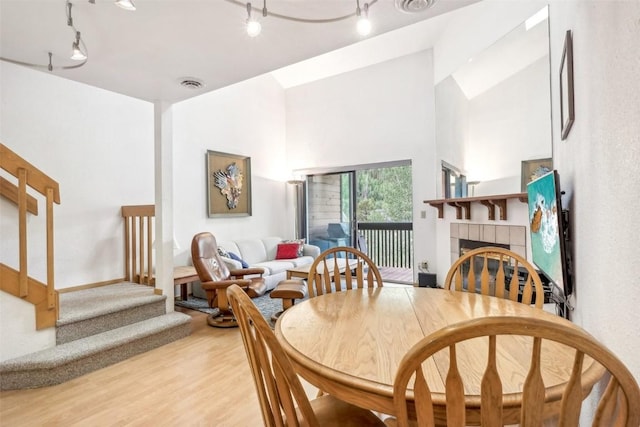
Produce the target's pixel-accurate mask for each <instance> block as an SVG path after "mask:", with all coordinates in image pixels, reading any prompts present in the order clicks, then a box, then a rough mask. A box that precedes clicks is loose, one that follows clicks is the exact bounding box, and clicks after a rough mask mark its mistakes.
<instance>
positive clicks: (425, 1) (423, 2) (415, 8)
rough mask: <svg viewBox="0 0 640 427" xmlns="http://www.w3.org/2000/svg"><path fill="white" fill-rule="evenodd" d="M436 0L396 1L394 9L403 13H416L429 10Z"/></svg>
mask: <svg viewBox="0 0 640 427" xmlns="http://www.w3.org/2000/svg"><path fill="white" fill-rule="evenodd" d="M435 2H436V0H396V9H398V10H399V11H401V12H405V13H418V12H422V11H425V10H427V9H429V8H430V7H431V6H433V4H434V3H435Z"/></svg>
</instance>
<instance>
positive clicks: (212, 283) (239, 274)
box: [191, 232, 267, 328]
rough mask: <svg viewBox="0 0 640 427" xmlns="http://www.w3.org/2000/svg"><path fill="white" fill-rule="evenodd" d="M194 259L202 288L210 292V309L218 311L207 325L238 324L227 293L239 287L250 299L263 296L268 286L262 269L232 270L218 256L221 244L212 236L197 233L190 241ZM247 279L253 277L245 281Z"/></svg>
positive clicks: (208, 299)
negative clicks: (230, 288) (231, 288)
mask: <svg viewBox="0 0 640 427" xmlns="http://www.w3.org/2000/svg"><path fill="white" fill-rule="evenodd" d="M191 258H192V259H193V265H194V267H195V268H196V271H197V272H198V276H199V278H200V283H201V285H202V289H203V290H204V291H205V292H206V293H207V301H208V303H209V307H211V308H217V309H218V310H219V312H218V314H215V313H214V314H211V315H209V317H208V318H207V323H208V324H209V325H211V326H216V327H223V328H225V327H227V328H228V327H234V326H237V325H238V324H237V322H236V319H235V317H234V316H233V313H232V312H231V309H230V307H229V301H228V299H227V293H226V290H227V288H228V287H229V286H231V285H233V284H236V285H238V286H240V287H241V288H243V289H244V290H245V292H246V293H247V294H248V295H249V296H250V297H251V298H254V297H258V296H260V295H263V294H264V293H265V291H266V289H267V288H266V285H265V283H264V279H263V278H262V273H263V270H262V269H261V268H242V269H237V270H230V269H229V267H227V265H226V264H225V263H224V262H223V261H222V259H221V258H220V254H219V253H218V244H217V242H216V238H215V237H214V236H213V234H211V233H208V232H203V233H198V234H196V235H195V236H193V240H192V241H191ZM246 276H252V277H249V278H245V277H246Z"/></svg>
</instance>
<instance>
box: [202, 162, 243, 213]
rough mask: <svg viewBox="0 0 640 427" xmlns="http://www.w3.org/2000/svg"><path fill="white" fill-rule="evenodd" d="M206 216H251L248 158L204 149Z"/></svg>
mask: <svg viewBox="0 0 640 427" xmlns="http://www.w3.org/2000/svg"><path fill="white" fill-rule="evenodd" d="M206 169H207V213H208V215H209V218H215V217H223V216H251V158H250V157H245V156H237V155H234V154H227V153H220V152H217V151H211V150H209V151H207V167H206Z"/></svg>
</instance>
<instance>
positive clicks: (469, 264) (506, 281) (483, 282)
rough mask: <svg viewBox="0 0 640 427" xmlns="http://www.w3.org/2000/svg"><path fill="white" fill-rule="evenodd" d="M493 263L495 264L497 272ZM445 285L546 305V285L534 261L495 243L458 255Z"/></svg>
mask: <svg viewBox="0 0 640 427" xmlns="http://www.w3.org/2000/svg"><path fill="white" fill-rule="evenodd" d="M492 261H493V262H492ZM491 264H493V265H494V266H495V272H494V273H492V271H491V267H490V265H491ZM478 275H479V277H478ZM478 279H479V280H478ZM478 281H479V283H478ZM478 286H479V288H478ZM443 287H444V288H445V289H450V290H456V291H464V290H466V291H468V292H479V293H481V294H483V295H491V296H496V297H500V298H508V299H510V300H512V301H519V302H522V303H524V304H528V305H531V304H534V305H535V307H537V308H542V307H543V305H544V287H543V286H542V281H541V280H540V276H539V275H538V272H537V271H536V269H535V268H534V267H533V265H531V264H530V263H529V262H528V261H527V260H526V259H525V258H524V257H522V256H520V255H518V254H517V253H515V252H513V251H510V250H508V249H504V248H497V247H493V246H486V247H482V248H477V249H473V250H470V251H468V252H467V253H465V254H464V255H462V256H461V257H460V258H458V259H457V260H456V261H455V262H454V263H453V264H452V265H451V268H450V269H449V272H448V273H447V276H446V278H445V280H444V285H443Z"/></svg>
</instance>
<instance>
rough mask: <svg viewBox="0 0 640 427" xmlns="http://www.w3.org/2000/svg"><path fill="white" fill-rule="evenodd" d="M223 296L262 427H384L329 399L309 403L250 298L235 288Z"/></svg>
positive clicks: (367, 414)
mask: <svg viewBox="0 0 640 427" xmlns="http://www.w3.org/2000/svg"><path fill="white" fill-rule="evenodd" d="M227 296H228V298H229V301H230V302H231V307H232V310H233V312H234V314H235V316H236V319H237V320H238V325H239V327H240V332H241V335H242V341H243V342H244V348H245V351H246V354H247V359H248V360H249V365H250V367H251V373H252V374H253V379H254V384H255V386H256V391H257V394H258V400H259V401H260V407H261V409H262V418H263V421H264V425H265V426H268V427H272V426H309V427H320V426H338V425H339V426H353V427H356V426H380V427H383V426H384V423H383V422H382V420H381V419H380V418H378V417H377V416H375V415H374V414H373V413H372V412H371V411H368V410H366V409H363V408H359V407H357V406H354V405H351V404H348V403H346V402H343V401H341V400H339V399H336V398H335V397H333V396H330V395H324V396H322V397H319V398H317V399H313V400H311V401H310V400H309V399H308V398H307V395H306V393H305V391H304V389H303V387H302V384H301V383H300V379H299V378H298V376H297V374H296V372H295V370H294V368H293V365H292V364H291V361H290V360H289V358H288V356H287V354H286V353H285V352H284V350H283V349H282V347H281V346H280V343H279V342H278V340H277V338H276V336H275V334H274V333H273V331H272V330H271V328H270V327H269V325H268V324H267V322H266V320H265V319H264V317H263V316H262V314H260V311H259V310H258V308H257V307H256V306H255V304H254V303H253V302H252V301H251V298H249V297H248V296H247V295H246V293H245V292H244V291H243V290H242V289H241V288H240V287H239V286H237V285H232V286H230V287H229V288H228V289H227Z"/></svg>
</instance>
